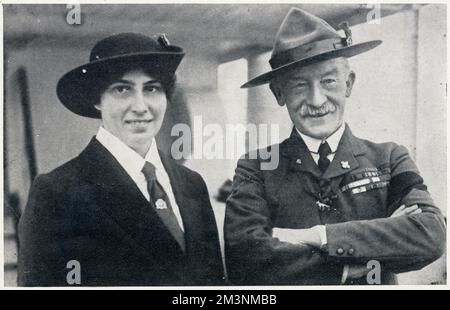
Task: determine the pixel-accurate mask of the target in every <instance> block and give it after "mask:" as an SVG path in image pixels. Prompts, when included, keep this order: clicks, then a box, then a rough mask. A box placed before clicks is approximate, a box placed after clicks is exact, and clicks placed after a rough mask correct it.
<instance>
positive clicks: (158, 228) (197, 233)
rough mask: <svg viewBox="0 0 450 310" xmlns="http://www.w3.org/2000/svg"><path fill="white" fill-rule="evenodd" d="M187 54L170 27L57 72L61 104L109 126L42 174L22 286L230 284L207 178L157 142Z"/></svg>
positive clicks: (24, 221) (111, 43)
mask: <svg viewBox="0 0 450 310" xmlns="http://www.w3.org/2000/svg"><path fill="white" fill-rule="evenodd" d="M183 56H184V52H183V50H182V48H180V47H177V46H173V45H170V44H169V42H168V41H167V39H166V38H165V37H164V36H161V37H159V39H158V40H154V39H153V38H150V37H147V36H144V35H141V34H136V33H124V34H118V35H114V36H111V37H108V38H106V39H103V40H101V41H100V42H98V43H97V44H96V45H95V47H94V48H93V50H92V51H91V55H90V62H89V63H88V64H86V65H84V66H81V67H78V68H76V69H74V70H72V71H70V72H68V73H67V74H65V75H64V76H63V77H62V78H61V79H60V81H59V83H58V86H57V93H58V97H59V99H60V100H61V102H62V103H63V104H64V105H65V106H66V107H67V108H68V109H69V110H70V111H72V112H74V113H76V114H78V115H81V116H85V117H92V118H101V120H102V126H101V127H100V129H99V131H98V133H97V135H96V136H95V137H94V138H93V139H92V140H91V142H90V143H89V145H88V146H87V147H86V149H85V150H84V151H82V152H81V154H80V155H79V156H77V157H76V158H75V159H73V160H71V161H69V162H68V163H66V164H64V165H62V166H61V167H58V168H56V169H55V170H53V171H52V172H50V173H48V174H43V175H39V176H38V177H37V178H36V180H35V181H34V182H33V185H32V188H31V191H30V197H29V201H28V204H27V206H26V209H25V213H24V215H23V216H22V218H21V220H20V226H19V238H20V251H19V266H18V283H19V285H22V286H63V285H76V284H77V285H82V286H91V285H95V286H107V285H112V286H124V285H133V286H137V285H217V284H221V283H222V280H223V267H222V260H221V255H220V247H219V239H218V233H217V227H216V222H215V219H214V214H213V211H212V208H211V205H210V201H209V195H208V191H207V188H206V185H205V183H204V181H203V179H202V178H201V176H200V175H198V174H197V173H195V172H193V171H191V170H189V169H187V168H185V167H183V166H181V165H179V164H177V163H176V162H175V161H174V160H173V159H171V158H170V157H168V156H167V155H165V154H163V153H162V152H160V151H159V150H158V148H157V145H156V142H155V136H156V134H157V133H158V131H159V130H160V128H161V124H162V122H163V119H164V115H165V112H166V109H167V105H168V104H170V101H169V100H168V99H170V95H171V94H172V91H173V87H174V81H175V70H176V69H177V67H178V65H179V63H180V62H181V59H182V58H183Z"/></svg>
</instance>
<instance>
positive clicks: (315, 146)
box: [295, 124, 345, 153]
mask: <svg viewBox="0 0 450 310" xmlns="http://www.w3.org/2000/svg"><path fill="white" fill-rule="evenodd" d="M344 129H345V126H344V124H342V125H341V126H340V127H339V129H338V130H336V131H335V132H334V133H333V134H332V135H331V136H329V137H328V138H327V139H326V140H321V139H316V138H313V137H310V136H307V135H305V134H303V133H301V132H300V131H299V130H298V129H297V128H295V130H297V132H298V134H299V135H300V137H302V139H303V141H304V142H305V144H306V146H307V147H308V150H309V151H310V152H312V153H318V152H319V147H320V144H322V143H323V142H324V141H327V142H328V145H329V146H330V148H331V152H332V153H335V152H336V150H337V148H338V145H339V142H340V141H341V138H342V135H343V134H344Z"/></svg>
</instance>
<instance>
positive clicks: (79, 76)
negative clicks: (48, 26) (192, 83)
mask: <svg viewBox="0 0 450 310" xmlns="http://www.w3.org/2000/svg"><path fill="white" fill-rule="evenodd" d="M183 56H184V51H183V49H182V48H181V47H179V46H175V45H170V43H169V41H168V40H167V38H166V37H165V36H164V35H161V36H159V37H158V38H157V39H154V38H152V37H149V36H146V35H143V34H138V33H120V34H116V35H113V36H110V37H107V38H105V39H103V40H101V41H99V42H98V43H97V44H96V45H95V46H94V47H93V49H92V50H91V53H90V57H89V63H87V64H85V65H82V66H79V67H77V68H75V69H73V70H71V71H69V72H68V73H66V74H65V75H63V77H62V78H61V79H60V80H59V82H58V85H57V87H56V93H57V95H58V98H59V100H60V101H61V102H62V103H63V105H64V106H65V107H66V108H68V109H69V110H70V111H72V112H73V113H76V114H78V115H81V116H86V117H92V118H100V117H101V114H100V111H98V110H97V109H96V108H95V107H94V105H95V104H98V103H99V102H98V96H96V95H98V94H95V92H96V87H98V85H97V84H98V83H99V81H100V80H101V79H102V78H103V77H104V78H107V77H108V72H114V69H115V68H126V67H127V66H129V65H132V66H139V67H142V68H145V69H147V70H150V71H151V72H153V73H154V74H155V75H156V76H155V77H160V76H172V75H174V74H175V71H176V69H177V68H178V65H179V64H180V62H181V60H182V59H183Z"/></svg>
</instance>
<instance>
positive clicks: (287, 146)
mask: <svg viewBox="0 0 450 310" xmlns="http://www.w3.org/2000/svg"><path fill="white" fill-rule="evenodd" d="M280 153H281V156H283V157H284V158H285V159H286V160H287V161H288V169H289V170H293V171H298V172H306V173H309V174H312V175H313V176H315V177H316V178H320V177H321V175H322V173H321V171H320V170H319V167H318V166H317V165H316V163H315V162H314V159H313V158H312V156H311V153H310V152H309V150H308V147H307V146H306V144H305V142H304V141H303V139H302V138H301V137H300V135H299V134H298V132H297V130H295V128H294V129H293V130H292V133H291V136H290V137H289V138H288V139H287V140H286V141H284V142H283V144H282V146H281V147H280Z"/></svg>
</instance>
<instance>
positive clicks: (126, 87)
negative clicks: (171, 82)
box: [96, 70, 167, 155]
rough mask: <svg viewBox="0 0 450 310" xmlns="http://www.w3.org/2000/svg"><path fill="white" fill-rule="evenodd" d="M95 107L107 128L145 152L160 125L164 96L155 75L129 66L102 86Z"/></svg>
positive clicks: (140, 152) (127, 143) (162, 117)
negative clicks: (109, 82) (111, 81)
mask: <svg viewBox="0 0 450 310" xmlns="http://www.w3.org/2000/svg"><path fill="white" fill-rule="evenodd" d="M96 108H97V109H99V110H100V112H101V115H102V121H103V127H104V128H105V129H106V130H107V131H109V132H110V133H111V134H113V135H114V136H116V137H117V138H119V139H120V140H121V141H123V142H124V143H125V144H126V145H128V146H129V147H130V148H132V149H134V150H135V151H137V152H138V153H139V154H141V155H145V153H146V152H147V151H148V149H149V147H150V145H151V142H152V139H153V138H154V137H155V135H156V134H157V133H158V131H159V130H160V128H161V125H162V122H163V119H164V114H165V112H166V108H167V98H166V93H165V90H164V88H163V86H162V84H161V82H160V81H159V80H158V79H156V78H154V77H152V76H150V75H149V74H147V73H145V72H144V71H143V70H132V71H128V72H126V73H125V74H124V75H123V76H122V77H121V78H119V79H118V80H116V81H114V82H113V83H112V84H110V85H109V86H108V87H107V88H106V90H105V91H104V92H103V93H102V94H101V96H100V103H99V104H98V105H96ZM142 153H144V154H142Z"/></svg>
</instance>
